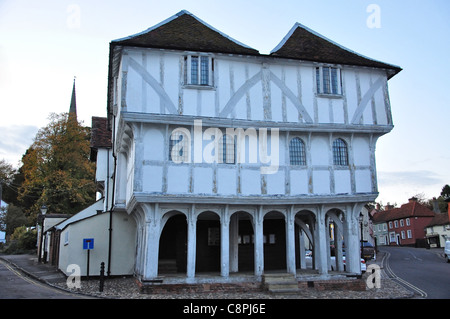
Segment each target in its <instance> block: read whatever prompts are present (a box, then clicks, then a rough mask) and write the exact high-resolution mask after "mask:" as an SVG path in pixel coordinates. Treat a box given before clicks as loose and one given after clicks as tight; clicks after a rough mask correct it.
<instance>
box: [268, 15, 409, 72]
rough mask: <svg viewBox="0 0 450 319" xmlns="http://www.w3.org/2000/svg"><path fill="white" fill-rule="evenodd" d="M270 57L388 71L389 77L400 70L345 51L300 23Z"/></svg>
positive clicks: (347, 50)
mask: <svg viewBox="0 0 450 319" xmlns="http://www.w3.org/2000/svg"><path fill="white" fill-rule="evenodd" d="M270 55H271V56H275V57H280V58H290V59H299V60H306V61H317V62H324V63H333V64H347V65H357V66H367V67H374V68H382V69H388V70H390V71H391V72H390V74H389V77H392V76H394V75H395V74H397V73H398V72H400V71H401V70H402V69H401V68H400V67H398V66H395V65H391V64H387V63H384V62H380V61H376V60H373V59H371V58H368V57H365V56H363V55H361V54H359V53H356V52H354V51H352V50H350V49H347V48H345V47H343V46H341V45H340V44H337V43H336V42H333V41H331V40H329V39H327V38H326V37H324V36H322V35H320V34H319V33H317V32H315V31H313V30H311V29H309V28H307V27H305V26H304V25H302V24H300V23H296V24H295V25H294V26H293V27H292V29H291V30H290V31H289V32H288V34H287V35H286V36H285V37H284V38H283V40H282V41H281V42H280V43H279V44H278V45H277V46H276V47H275V49H273V50H272V51H271V52H270Z"/></svg>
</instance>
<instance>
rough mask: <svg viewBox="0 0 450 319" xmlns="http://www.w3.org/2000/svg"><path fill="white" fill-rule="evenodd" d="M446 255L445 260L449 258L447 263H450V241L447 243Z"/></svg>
mask: <svg viewBox="0 0 450 319" xmlns="http://www.w3.org/2000/svg"><path fill="white" fill-rule="evenodd" d="M444 254H445V258H447V262H448V263H450V240H447V241H446V242H445V249H444Z"/></svg>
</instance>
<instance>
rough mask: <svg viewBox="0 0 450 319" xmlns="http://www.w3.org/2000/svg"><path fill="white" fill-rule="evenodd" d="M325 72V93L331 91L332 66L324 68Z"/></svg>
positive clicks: (323, 72)
mask: <svg viewBox="0 0 450 319" xmlns="http://www.w3.org/2000/svg"><path fill="white" fill-rule="evenodd" d="M322 74H323V81H322V83H323V93H330V92H331V91H330V68H322Z"/></svg>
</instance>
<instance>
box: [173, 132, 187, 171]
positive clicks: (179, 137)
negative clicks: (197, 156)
mask: <svg viewBox="0 0 450 319" xmlns="http://www.w3.org/2000/svg"><path fill="white" fill-rule="evenodd" d="M185 147H187V145H186V141H185V139H184V134H183V133H182V132H180V131H173V132H172V134H171V135H170V138H169V161H171V162H176V163H181V162H187V161H188V158H187V156H188V152H185V151H184V149H185Z"/></svg>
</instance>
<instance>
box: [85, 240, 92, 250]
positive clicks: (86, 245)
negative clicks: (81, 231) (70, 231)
mask: <svg viewBox="0 0 450 319" xmlns="http://www.w3.org/2000/svg"><path fill="white" fill-rule="evenodd" d="M83 249H88V250H90V249H94V238H83Z"/></svg>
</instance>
